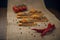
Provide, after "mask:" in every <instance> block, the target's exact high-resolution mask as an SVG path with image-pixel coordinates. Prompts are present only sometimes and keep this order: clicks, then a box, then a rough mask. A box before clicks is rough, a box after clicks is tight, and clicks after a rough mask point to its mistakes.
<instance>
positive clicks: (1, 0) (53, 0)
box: [0, 0, 60, 11]
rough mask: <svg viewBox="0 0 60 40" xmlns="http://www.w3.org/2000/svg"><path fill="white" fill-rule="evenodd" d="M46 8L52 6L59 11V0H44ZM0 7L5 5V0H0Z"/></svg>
mask: <svg viewBox="0 0 60 40" xmlns="http://www.w3.org/2000/svg"><path fill="white" fill-rule="evenodd" d="M44 2H45V5H46V7H47V8H52V9H56V10H58V11H60V1H59V0H44ZM0 7H4V8H6V7H7V0H0Z"/></svg>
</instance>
